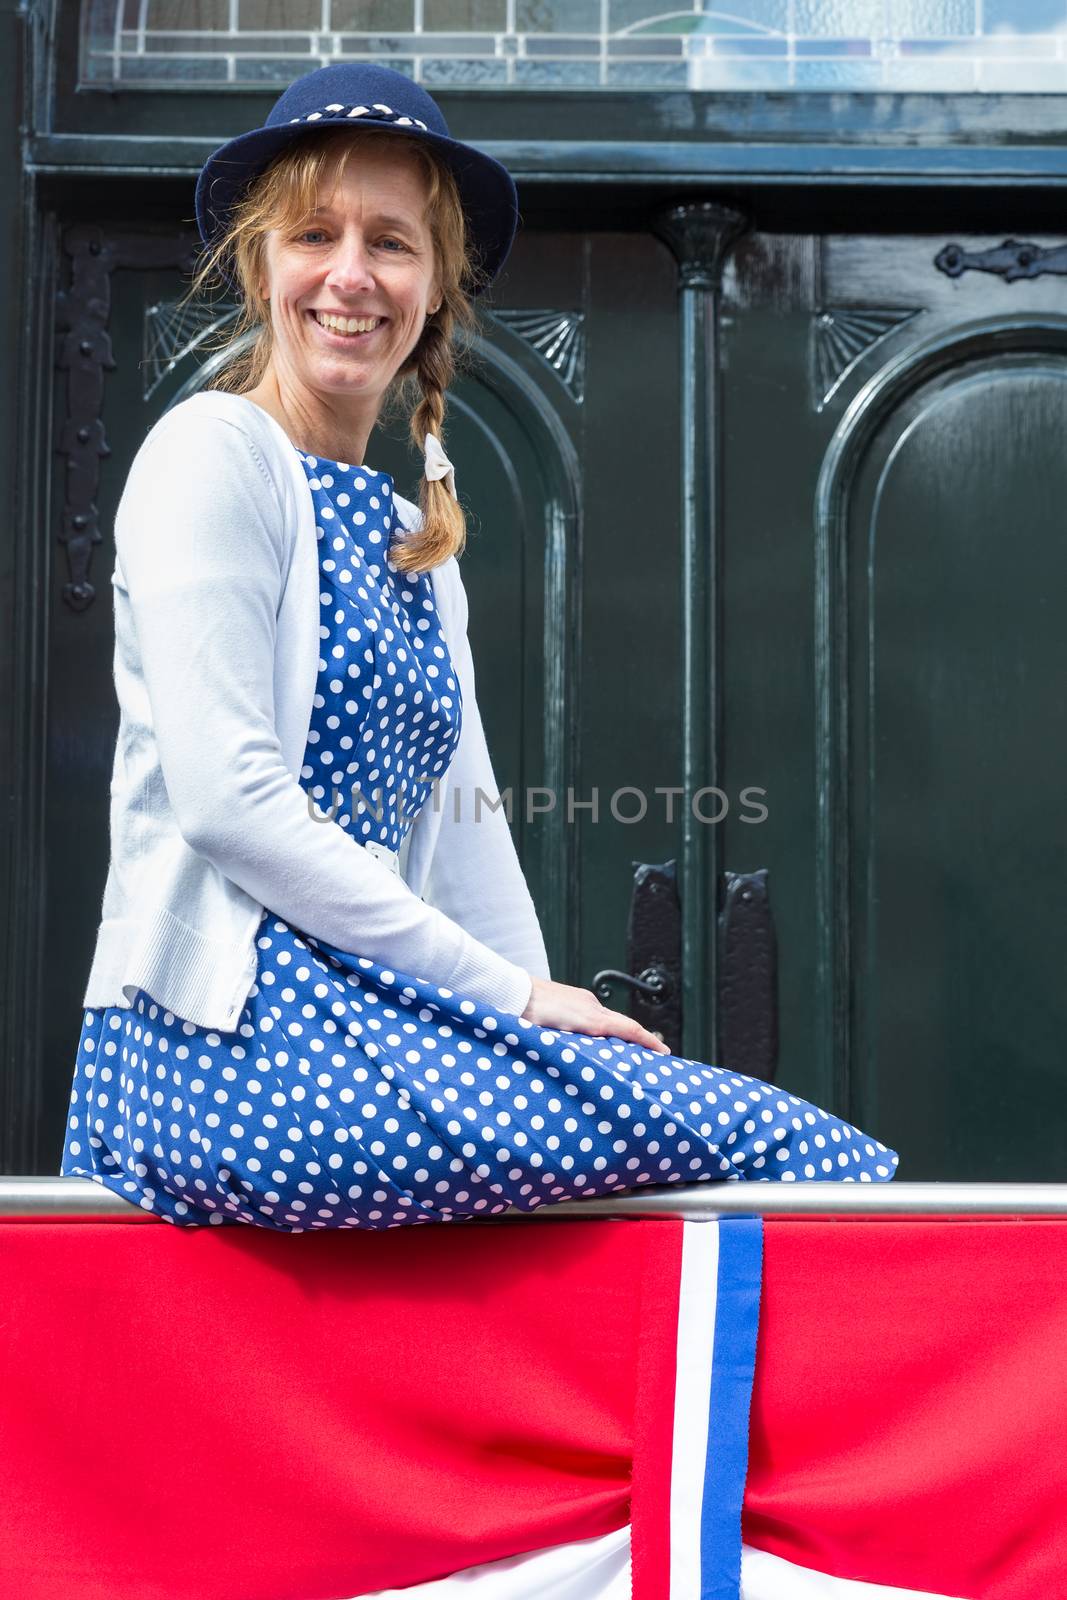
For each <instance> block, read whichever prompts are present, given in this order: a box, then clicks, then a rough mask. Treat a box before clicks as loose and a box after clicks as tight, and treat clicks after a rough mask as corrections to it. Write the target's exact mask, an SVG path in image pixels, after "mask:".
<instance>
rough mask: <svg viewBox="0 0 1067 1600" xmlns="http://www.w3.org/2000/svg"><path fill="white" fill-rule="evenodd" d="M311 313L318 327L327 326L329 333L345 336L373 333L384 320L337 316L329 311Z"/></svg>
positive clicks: (379, 318)
mask: <svg viewBox="0 0 1067 1600" xmlns="http://www.w3.org/2000/svg"><path fill="white" fill-rule="evenodd" d="M311 315H312V316H313V317H314V319H315V321H316V322H317V323H318V325H319V327H320V328H327V329H328V330H329V332H330V333H340V334H343V335H345V336H346V337H354V336H355V335H357V334H361V333H373V332H374V330H375V329H376V328H379V327H381V325H382V323H383V322H384V321H385V318H384V317H338V316H334V315H333V313H332V312H329V311H313V312H312V313H311Z"/></svg>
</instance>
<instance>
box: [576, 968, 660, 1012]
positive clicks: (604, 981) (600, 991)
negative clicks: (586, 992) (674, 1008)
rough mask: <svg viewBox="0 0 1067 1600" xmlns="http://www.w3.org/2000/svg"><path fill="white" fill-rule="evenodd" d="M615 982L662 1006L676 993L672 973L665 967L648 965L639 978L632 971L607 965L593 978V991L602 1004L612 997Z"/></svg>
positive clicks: (652, 1003) (654, 1004)
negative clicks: (624, 970) (618, 969)
mask: <svg viewBox="0 0 1067 1600" xmlns="http://www.w3.org/2000/svg"><path fill="white" fill-rule="evenodd" d="M613 983H622V984H625V985H626V987H627V988H629V989H634V990H635V991H636V992H637V993H638V994H640V995H642V996H643V997H644V998H645V1001H646V1004H648V1005H650V1006H661V1005H662V1004H663V1002H664V1001H665V1000H668V999H669V998H670V996H671V995H672V994H673V993H674V983H673V981H672V979H671V975H670V973H669V972H667V971H666V970H665V969H664V968H663V967H646V968H645V970H644V972H642V973H641V975H640V976H639V977H637V978H635V977H634V975H633V973H632V972H617V971H616V970H615V968H614V967H605V968H604V970H603V972H598V973H597V974H596V976H595V977H594V979H593V993H594V994H595V995H596V997H597V999H598V1000H599V1001H600V1002H601V1004H602V1005H606V1004H607V1003H608V1001H609V1000H610V999H611V986H612V984H613Z"/></svg>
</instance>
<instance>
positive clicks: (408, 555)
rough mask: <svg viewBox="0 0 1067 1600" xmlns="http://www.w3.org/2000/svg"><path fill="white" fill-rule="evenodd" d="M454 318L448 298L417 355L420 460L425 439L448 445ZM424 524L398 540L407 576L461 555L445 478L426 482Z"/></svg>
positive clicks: (462, 532)
mask: <svg viewBox="0 0 1067 1600" xmlns="http://www.w3.org/2000/svg"><path fill="white" fill-rule="evenodd" d="M452 322H453V315H452V311H451V308H450V307H449V305H448V302H447V299H446V300H445V301H444V302H443V303H442V305H441V307H440V310H439V311H438V313H437V315H436V316H435V317H433V318H432V319H429V320H427V323H426V326H425V328H424V330H423V335H422V338H421V340H420V341H419V345H418V348H417V350H416V352H415V357H414V363H415V366H414V374H413V375H414V378H415V381H416V383H417V384H418V388H419V393H420V395H421V399H420V400H419V403H418V404H417V405H416V407H415V409H414V411H413V412H412V413H411V437H412V440H413V442H414V444H415V447H416V449H417V450H418V452H419V454H420V456H421V455H422V454H423V452H424V451H425V449H426V435H427V434H428V433H433V434H435V435H436V436H437V438H438V439H440V441H441V443H442V445H443V444H444V422H445V391H446V390H447V388H448V386H449V384H450V383H451V381H452V377H453V374H454V372H455V359H454V356H453V353H452ZM419 509H420V510H421V512H422V515H423V526H422V528H421V529H420V531H419V532H418V533H417V534H415V535H414V536H413V537H411V538H409V539H406V540H403V541H401V542H399V543H398V544H397V545H396V547H395V549H394V551H393V555H392V559H393V561H394V562H395V564H396V565H397V566H398V567H399V568H400V569H401V571H403V572H411V571H415V570H419V571H425V570H427V569H428V568H430V567H436V566H438V565H440V563H441V562H442V561H447V559H448V557H449V556H458V555H459V554H460V553H461V551H462V550H463V546H464V544H465V542H466V536H467V530H466V521H465V519H464V516H463V512H462V510H461V508H460V506H459V504H458V502H457V501H455V500H454V499H453V498H452V495H451V494H450V493H449V491H448V488H447V487H446V485H445V483H444V482H443V480H441V479H437V480H434V481H430V480H429V479H427V478H425V477H424V478H423V479H422V481H421V485H420V488H419Z"/></svg>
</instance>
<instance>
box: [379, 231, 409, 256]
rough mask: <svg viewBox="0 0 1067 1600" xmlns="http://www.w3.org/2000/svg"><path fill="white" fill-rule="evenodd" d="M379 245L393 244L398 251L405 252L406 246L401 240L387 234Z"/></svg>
mask: <svg viewBox="0 0 1067 1600" xmlns="http://www.w3.org/2000/svg"><path fill="white" fill-rule="evenodd" d="M381 243H382V244H383V245H385V244H395V245H396V246H397V248H398V249H399V250H406V249H407V245H406V244H405V243H404V241H403V239H397V238H395V237H394V236H393V235H392V234H389V235H388V236H387V237H386V238H384V239H383V240H382V241H381ZM390 254H392V252H390Z"/></svg>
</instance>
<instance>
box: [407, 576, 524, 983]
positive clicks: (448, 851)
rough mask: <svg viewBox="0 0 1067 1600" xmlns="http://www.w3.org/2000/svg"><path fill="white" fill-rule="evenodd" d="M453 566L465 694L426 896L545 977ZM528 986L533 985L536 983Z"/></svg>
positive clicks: (458, 655)
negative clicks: (485, 723)
mask: <svg viewBox="0 0 1067 1600" xmlns="http://www.w3.org/2000/svg"><path fill="white" fill-rule="evenodd" d="M453 565H454V566H455V573H454V577H453V586H454V588H455V589H456V591H457V593H456V605H455V622H454V640H455V642H456V649H455V655H456V660H455V662H454V665H455V667H456V671H457V676H458V680H459V685H460V693H461V695H462V699H463V726H462V729H461V731H460V737H459V743H458V745H457V748H456V753H455V756H454V757H453V759H452V763H451V765H450V767H449V769H448V774H447V779H446V781H445V783H443V784H442V785H441V793H440V794H439V796H438V797H437V801H436V803H437V804H438V805H439V806H440V807H441V822H440V830H439V832H438V835H437V841H436V844H435V847H434V851H433V855H432V856H431V858H430V864H429V871H428V875H427V878H426V884H425V889H424V893H425V895H426V897H427V899H429V900H430V901H431V902H432V904H433V905H435V906H438V907H439V908H440V909H441V910H443V911H445V912H447V914H448V915H449V916H450V917H453V918H455V920H456V921H457V922H458V923H460V925H461V926H462V927H464V928H466V929H467V931H468V932H469V933H471V934H473V935H474V936H475V937H476V938H477V939H479V940H481V941H482V942H483V943H485V944H487V945H488V946H489V947H490V948H491V949H493V950H496V951H497V952H498V954H500V955H502V956H505V957H506V958H507V959H508V960H509V961H513V962H515V963H516V964H517V965H518V966H521V967H523V968H524V969H525V970H526V971H527V972H528V973H529V974H530V975H531V976H536V977H544V978H547V977H549V976H550V973H549V966H548V956H547V954H546V951H545V942H544V937H543V935H542V932H541V927H540V923H539V922H538V919H537V912H536V909H535V907H534V903H533V898H532V896H531V894H530V890H529V887H528V885H527V882H526V878H525V876H524V874H523V871H522V867H521V865H520V862H519V857H518V853H517V851H516V849H515V844H514V840H513V839H512V836H511V829H510V827H509V826H508V819H507V813H506V811H505V809H504V806H503V805H502V804H501V803H500V790H499V787H498V785H497V782H496V779H495V777H494V774H493V767H492V761H491V758H490V755H489V750H488V747H487V744H486V739H485V732H484V729H483V727H482V719H481V714H480V712H479V709H478V698H477V694H476V691H475V681H474V662H473V658H472V655H471V647H470V640H469V638H468V634H467V601H466V594H465V591H464V588H463V583H462V579H461V578H460V575H459V566H458V563H453ZM529 988H530V989H531V990H532V984H530V985H529ZM528 1000H529V994H527V996H526V1001H528ZM526 1001H524V1005H525V1003H526ZM520 1014H521V1013H520Z"/></svg>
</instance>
